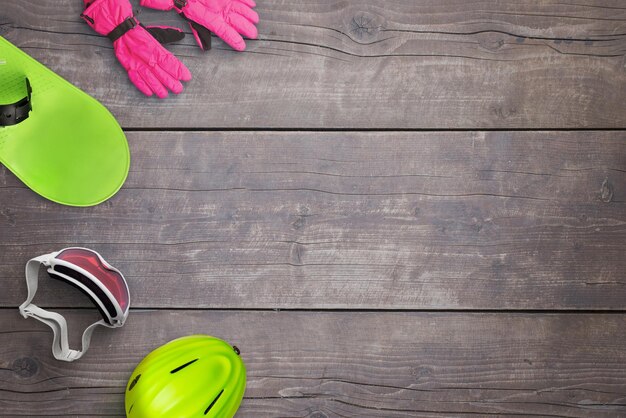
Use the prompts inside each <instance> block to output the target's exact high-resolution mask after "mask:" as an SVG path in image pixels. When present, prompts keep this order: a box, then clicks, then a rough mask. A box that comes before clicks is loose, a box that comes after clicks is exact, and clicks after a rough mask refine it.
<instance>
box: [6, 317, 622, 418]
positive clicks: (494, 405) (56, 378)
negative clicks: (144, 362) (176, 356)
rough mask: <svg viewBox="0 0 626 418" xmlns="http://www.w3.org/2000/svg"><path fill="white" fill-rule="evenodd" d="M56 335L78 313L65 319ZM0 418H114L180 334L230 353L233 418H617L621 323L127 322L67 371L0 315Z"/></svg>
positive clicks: (42, 331) (46, 337)
mask: <svg viewBox="0 0 626 418" xmlns="http://www.w3.org/2000/svg"><path fill="white" fill-rule="evenodd" d="M64 313H65V314H66V316H67V317H68V318H69V321H70V327H71V326H72V325H74V324H75V323H76V322H86V318H84V316H85V315H86V314H85V313H84V312H76V311H74V312H72V313H69V314H68V313H67V311H64ZM0 329H2V330H3V332H2V333H1V334H0V365H1V368H0V410H2V414H3V416H5V414H6V415H15V416H25V415H35V416H63V417H68V416H74V415H81V416H86V415H88V416H124V409H123V397H124V387H125V384H126V382H127V380H128V377H129V376H130V374H131V371H132V370H133V368H134V367H135V365H136V364H137V363H138V362H139V361H140V359H141V358H142V357H143V356H144V355H146V354H147V353H148V352H149V351H151V350H152V349H154V348H156V347H157V346H159V345H161V344H163V343H165V342H166V341H169V340H171V339H173V338H177V337H180V336H183V335H188V334H191V333H208V334H212V335H216V336H219V337H221V338H224V339H226V340H228V341H229V342H231V343H233V344H236V345H237V346H238V347H239V348H240V349H241V351H242V356H243V360H244V361H245V363H246V366H247V375H248V384H247V390H246V395H245V399H244V402H243V404H242V407H241V409H240V413H239V414H238V416H239V417H270V416H272V417H277V416H284V417H286V416H288V417H311V418H312V417H316V418H323V417H339V416H342V417H417V416H419V417H444V416H445V417H449V416H462V417H463V416H471V415H479V416H488V415H495V416H524V417H530V416H543V417H548V416H549V417H620V416H624V415H625V414H626V366H625V365H626V350H625V349H624V346H625V344H626V316H625V315H622V314H618V315H580V314H577V315H568V314H565V315H543V314H469V313H456V314H454V313H449V314H424V313H421V314H420V313H383V312H378V313H354V312H352V313H348V312H346V313H320V312H219V311H215V312H206V311H204V312H203V311H179V312H172V311H167V312H163V311H157V312H154V311H153V312H149V311H133V312H131V315H130V317H129V320H128V322H127V324H126V325H125V326H124V327H123V328H120V329H117V330H104V329H103V330H98V331H97V332H96V333H95V335H94V337H93V342H92V347H91V348H90V349H89V352H88V353H87V354H86V355H85V356H84V357H83V358H82V359H81V360H79V361H77V362H75V363H69V364H68V363H61V362H58V361H56V360H54V359H53V358H52V357H51V355H50V347H49V344H50V341H51V334H50V333H49V332H48V330H47V328H46V326H45V325H43V324H41V323H38V322H36V321H34V320H23V319H20V317H19V315H18V313H17V311H16V310H15V311H13V310H11V311H10V312H7V310H6V309H3V310H2V315H0Z"/></svg>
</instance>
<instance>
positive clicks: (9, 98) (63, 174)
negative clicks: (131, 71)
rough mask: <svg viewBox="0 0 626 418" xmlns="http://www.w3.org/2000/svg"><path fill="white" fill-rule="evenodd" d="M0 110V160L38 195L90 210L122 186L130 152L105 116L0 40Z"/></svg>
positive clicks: (117, 128)
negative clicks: (89, 208)
mask: <svg viewBox="0 0 626 418" xmlns="http://www.w3.org/2000/svg"><path fill="white" fill-rule="evenodd" d="M29 87H30V88H29ZM30 89H32V93H30ZM29 96H30V100H29ZM29 110H30V111H29ZM0 112H1V113H2V115H0V163H2V164H4V165H5V166H6V167H7V168H8V169H9V170H11V171H12V172H13V173H14V174H15V175H16V176H17V177H18V178H19V179H20V180H22V181H23V182H24V183H25V184H26V185H27V186H28V187H30V188H31V189H32V190H34V191H35V192H37V193H39V194H40V195H42V196H43V197H45V198H47V199H50V200H52V201H54V202H57V203H61V204H64V205H70V206H93V205H97V204H98V203H101V202H103V201H105V200H107V199H108V198H110V197H111V196H113V195H114V194H115V193H116V192H117V191H118V190H119V189H120V187H122V184H123V183H124V180H126V176H127V175H128V168H129V165H130V152H129V150H128V143H127V142H126V137H125V136H124V132H123V131H122V129H121V128H120V126H119V125H118V123H117V121H116V120H115V119H114V118H113V116H112V115H111V114H110V113H109V111H108V110H107V109H106V108H105V107H104V106H102V105H101V104H100V103H99V102H98V101H97V100H95V99H94V98H92V97H91V96H89V95H87V94H86V93H84V92H83V91H81V90H79V89H78V88H77V87H74V86H73V85H71V84H70V83H68V82H67V81H65V80H64V79H62V78H61V77H59V76H58V75H56V74H55V73H53V72H52V71H51V70H49V69H48V68H46V67H44V66H43V65H42V64H40V63H39V62H37V61H35V60H34V59H33V58H31V57H30V56H28V55H26V54H25V53H24V52H22V51H21V50H20V49H18V48H17V47H15V46H14V45H13V44H11V43H10V42H8V41H7V40H6V39H4V38H3V37H1V36H0Z"/></svg>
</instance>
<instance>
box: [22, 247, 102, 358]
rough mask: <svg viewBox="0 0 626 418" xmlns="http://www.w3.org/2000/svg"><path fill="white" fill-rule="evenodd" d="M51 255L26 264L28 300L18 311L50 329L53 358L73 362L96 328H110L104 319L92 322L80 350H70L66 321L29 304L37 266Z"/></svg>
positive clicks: (37, 275)
mask: <svg viewBox="0 0 626 418" xmlns="http://www.w3.org/2000/svg"><path fill="white" fill-rule="evenodd" d="M53 254H54V253H52V254H46V255H42V256H39V257H35V258H33V259H30V260H29V261H28V263H26V287H27V288H28V298H27V299H26V301H25V302H24V303H22V304H21V305H20V308H19V309H20V313H21V314H22V316H23V317H24V318H28V317H32V318H35V319H37V320H38V321H41V322H43V323H44V324H46V325H48V326H49V327H50V328H51V329H52V333H53V334H54V339H53V341H52V354H53V355H54V358H56V359H57V360H62V361H74V360H78V359H79V358H81V357H82V356H83V354H84V353H85V352H86V351H87V349H88V348H89V343H90V342H91V335H92V334H93V331H94V329H95V328H96V326H98V325H103V326H105V327H108V328H112V327H111V326H110V325H109V324H107V323H106V321H105V320H104V319H101V320H100V321H97V322H94V323H93V324H91V325H89V326H88V327H87V328H86V329H85V331H84V332H83V338H82V350H80V351H78V350H72V349H70V346H69V343H68V339H67V321H66V320H65V318H64V317H63V315H61V314H58V313H56V312H49V311H46V310H45V309H42V308H40V307H39V306H37V305H35V304H33V303H31V302H32V300H33V298H34V297H35V293H37V286H38V282H39V266H40V265H41V264H42V263H43V264H45V263H46V262H47V261H48V259H49V257H50V256H52V255H53Z"/></svg>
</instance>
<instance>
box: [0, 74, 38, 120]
mask: <svg viewBox="0 0 626 418" xmlns="http://www.w3.org/2000/svg"><path fill="white" fill-rule="evenodd" d="M24 81H25V83H26V97H24V98H23V99H20V100H18V101H17V102H15V103H10V104H5V105H0V126H11V125H17V124H18V123H20V122H22V121H24V120H25V119H27V118H28V116H29V114H30V111H31V110H33V106H32V103H31V100H30V97H31V93H32V92H33V90H32V89H31V87H30V82H29V81H28V78H27V77H24Z"/></svg>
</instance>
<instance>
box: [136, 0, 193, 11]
mask: <svg viewBox="0 0 626 418" xmlns="http://www.w3.org/2000/svg"><path fill="white" fill-rule="evenodd" d="M174 3H185V5H186V3H187V1H186V0H182V1H181V0H176V1H175V0H141V1H140V2H139V4H141V5H142V6H143V7H147V8H149V9H157V10H172V9H173V8H174V6H175V4H174ZM177 7H178V6H177ZM181 7H184V5H183V6H180V7H178V9H180V8H181Z"/></svg>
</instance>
